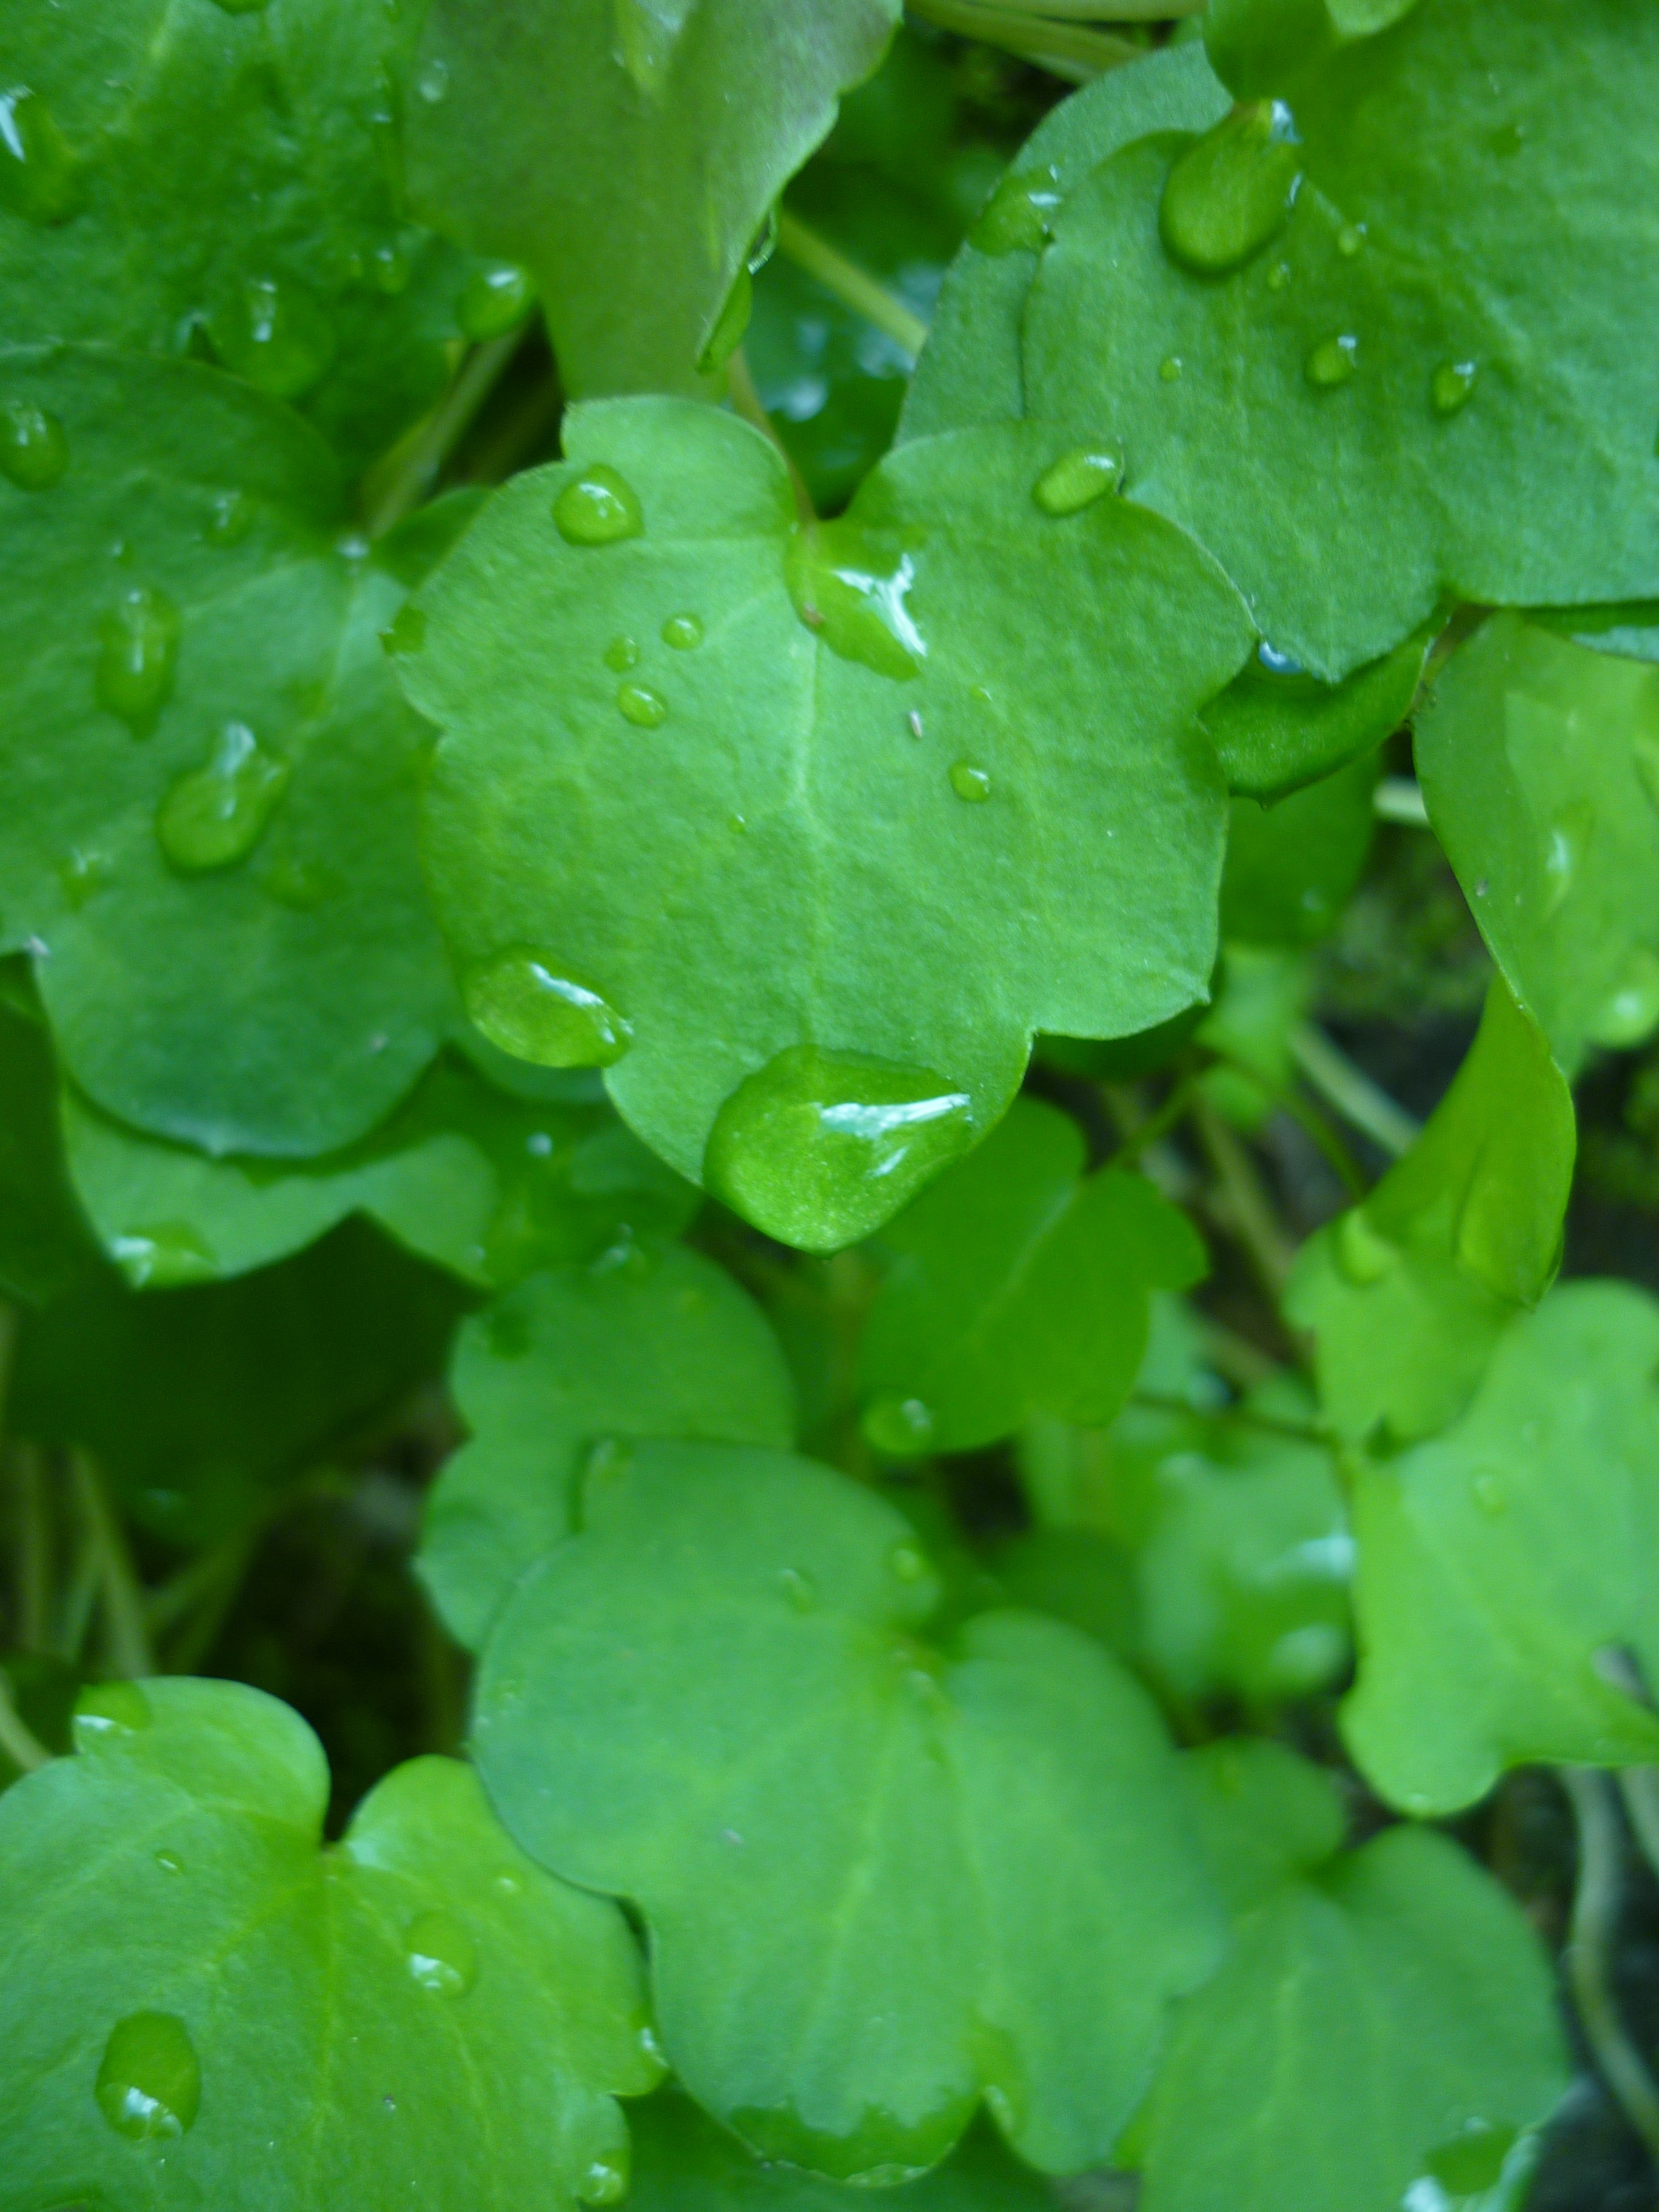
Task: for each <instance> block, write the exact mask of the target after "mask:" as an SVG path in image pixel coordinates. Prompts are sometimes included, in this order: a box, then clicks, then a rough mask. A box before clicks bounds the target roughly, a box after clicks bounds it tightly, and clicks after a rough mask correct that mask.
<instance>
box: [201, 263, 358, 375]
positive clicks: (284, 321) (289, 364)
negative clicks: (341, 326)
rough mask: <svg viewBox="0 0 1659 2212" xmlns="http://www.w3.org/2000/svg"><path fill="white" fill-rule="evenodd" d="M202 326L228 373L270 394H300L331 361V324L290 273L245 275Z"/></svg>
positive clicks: (329, 365) (332, 331)
mask: <svg viewBox="0 0 1659 2212" xmlns="http://www.w3.org/2000/svg"><path fill="white" fill-rule="evenodd" d="M207 331H208V336H209V337H210V338H211V339H212V341H213V348H214V351H215V352H216V354H217V355H218V356H219V358H220V360H221V361H222V362H223V363H224V365H225V367H226V368H228V369H229V371H230V372H231V374H233V375H234V376H240V377H241V378H243V379H244V380H246V382H247V383H249V384H252V386H255V387H256V389H258V391H260V392H268V393H269V394H270V397H271V398H273V399H302V398H304V397H305V395H306V393H307V392H310V391H311V390H313V387H314V386H317V385H318V384H319V383H320V382H321V381H322V380H323V378H324V376H325V375H326V374H327V373H328V371H329V369H330V368H331V367H332V366H333V362H334V353H335V338H334V326H333V325H332V324H331V322H330V321H329V319H328V317H327V316H326V315H325V313H324V312H323V310H322V308H321V307H319V304H318V303H317V301H315V300H314V299H313V297H312V295H311V294H310V293H309V292H308V291H307V289H305V287H304V285H302V284H298V283H295V282H294V280H293V279H292V278H291V277H284V278H283V279H282V280H281V281H280V282H279V281H278V279H277V278H276V277H274V276H250V277H248V278H247V279H246V282H245V283H243V284H242V285H241V287H240V289H238V290H237V291H235V292H234V293H232V294H231V295H230V296H229V298H228V299H226V300H223V301H221V302H220V303H219V305H218V306H217V307H215V308H214V309H213V310H212V311H211V313H210V314H209V316H208V319H207Z"/></svg>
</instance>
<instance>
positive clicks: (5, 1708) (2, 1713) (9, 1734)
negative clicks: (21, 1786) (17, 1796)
mask: <svg viewBox="0 0 1659 2212" xmlns="http://www.w3.org/2000/svg"><path fill="white" fill-rule="evenodd" d="M0 1751H3V1752H4V1753H5V1754H6V1757H7V1758H8V1759H10V1761H11V1763H12V1765H14V1766H15V1767H20V1768H21V1770H22V1771H23V1772H24V1773H25V1774H33V1772H35V1771H36V1770H37V1768H40V1767H42V1766H46V1765H49V1764H50V1762H51V1759H52V1753H50V1752H49V1751H48V1750H47V1749H46V1746H45V1744H43V1743H42V1742H41V1741H40V1737H39V1736H38V1735H36V1734H35V1733H34V1730H33V1729H32V1728H31V1727H30V1726H29V1724H28V1723H27V1721H26V1720H25V1719H24V1718H23V1716H22V1715H21V1713H20V1712H19V1711H18V1710H17V1705H16V1701H15V1699H14V1698H13V1696H12V1693H11V1680H10V1678H9V1675H8V1674H6V1671H5V1669H4V1668H0Z"/></svg>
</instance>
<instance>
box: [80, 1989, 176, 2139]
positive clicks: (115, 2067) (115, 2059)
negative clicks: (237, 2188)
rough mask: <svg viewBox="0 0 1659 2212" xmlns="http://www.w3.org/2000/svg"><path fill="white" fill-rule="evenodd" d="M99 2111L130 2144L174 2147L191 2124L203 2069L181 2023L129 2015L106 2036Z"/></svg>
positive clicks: (159, 2015)
mask: <svg viewBox="0 0 1659 2212" xmlns="http://www.w3.org/2000/svg"><path fill="white" fill-rule="evenodd" d="M94 2095H95V2096H96V2098H97V2100H98V2109H99V2111H100V2112H101V2113H102V2114H103V2116H104V2118H105V2119H106V2121H107V2122H108V2123H109V2124H110V2126H111V2127H112V2128H113V2129H114V2130H115V2132H116V2134H117V2135H118V2136H125V2137H126V2139H127V2141H128V2142H177V2141H178V2140H179V2137H180V2136H184V2135H185V2134H187V2133H188V2132H189V2130H190V2129H191V2127H192V2126H193V2125H194V2124H195V2120H196V2115H197V2112H198V2111H199V2110H200V2107H201V2103H202V2068H201V2063H200V2062H199V2060H198V2059H197V2056H196V2046H195V2045H194V2044H193V2043H191V2039H190V2033H189V2030H188V2029H187V2028H186V2027H185V2023H184V2022H183V2021H181V2020H178V2019H175V2018H174V2016H173V2014H171V2013H167V2012H134V2013H129V2014H128V2015H127V2016H126V2018H125V2020H121V2021H117V2022H116V2024H115V2026H114V2027H112V2029H111V2030H110V2038H109V2041H108V2042H107V2043H106V2045H104V2056H103V2059H102V2061H101V2063H100V2065H99V2068H98V2079H97V2081H96V2083H95V2084H94Z"/></svg>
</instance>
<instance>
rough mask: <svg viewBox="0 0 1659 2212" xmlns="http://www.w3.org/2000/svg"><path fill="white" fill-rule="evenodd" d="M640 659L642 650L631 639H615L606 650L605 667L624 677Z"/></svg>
mask: <svg viewBox="0 0 1659 2212" xmlns="http://www.w3.org/2000/svg"><path fill="white" fill-rule="evenodd" d="M639 657H640V648H639V647H638V645H637V644H636V643H635V641H634V640H633V639H632V638H631V637H613V638H612V639H611V642H610V644H609V645H607V646H606V647H605V666H606V667H607V668H611V669H614V670H615V671H616V672H617V675H618V676H624V675H626V674H627V672H628V671H629V669H630V668H632V667H634V666H635V665H636V664H637V662H638V660H639Z"/></svg>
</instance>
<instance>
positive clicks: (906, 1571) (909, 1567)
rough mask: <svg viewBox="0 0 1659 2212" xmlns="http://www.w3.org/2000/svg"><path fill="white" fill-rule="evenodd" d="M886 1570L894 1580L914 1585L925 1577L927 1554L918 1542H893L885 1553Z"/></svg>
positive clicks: (924, 1579) (925, 1578) (925, 1579)
mask: <svg viewBox="0 0 1659 2212" xmlns="http://www.w3.org/2000/svg"><path fill="white" fill-rule="evenodd" d="M887 1571H888V1572H889V1573H890V1575H891V1576H892V1577H893V1579H894V1581H895V1582H901V1583H907V1584H908V1585H910V1586H912V1587H914V1585H915V1583H921V1582H926V1581H927V1553H926V1552H924V1551H923V1550H922V1548H921V1545H920V1544H895V1545H894V1547H893V1548H892V1550H891V1551H890V1552H889V1553H888V1554H887Z"/></svg>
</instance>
